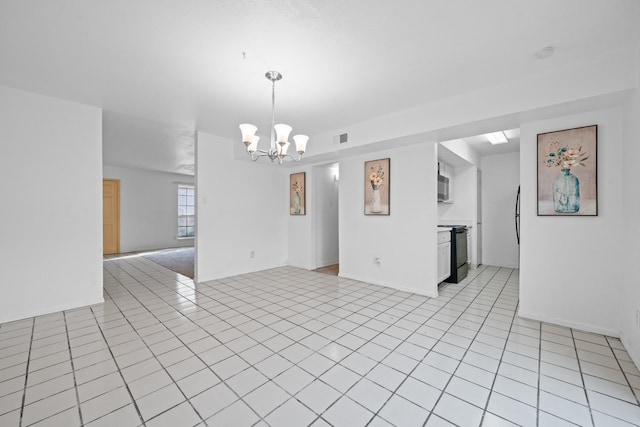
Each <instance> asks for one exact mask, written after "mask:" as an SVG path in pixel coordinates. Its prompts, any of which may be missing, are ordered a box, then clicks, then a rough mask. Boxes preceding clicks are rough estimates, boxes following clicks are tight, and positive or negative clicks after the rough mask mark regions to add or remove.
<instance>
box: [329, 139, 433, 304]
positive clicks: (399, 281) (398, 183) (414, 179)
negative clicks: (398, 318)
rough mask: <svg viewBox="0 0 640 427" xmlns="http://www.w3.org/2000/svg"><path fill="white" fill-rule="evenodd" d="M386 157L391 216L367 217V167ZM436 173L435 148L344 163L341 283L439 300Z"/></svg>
mask: <svg viewBox="0 0 640 427" xmlns="http://www.w3.org/2000/svg"><path fill="white" fill-rule="evenodd" d="M387 157H388V158H389V159H390V162H391V163H390V172H389V177H390V179H389V182H388V184H387V185H389V184H390V196H389V199H390V215H365V214H364V186H365V185H369V183H368V182H365V170H364V163H365V162H366V161H369V160H376V159H383V158H387ZM436 167H437V160H436V148H435V142H425V143H422V144H418V145H413V146H411V147H404V148H396V149H390V150H384V151H379V152H372V153H369V154H367V155H359V156H354V157H348V158H343V159H341V160H340V195H339V203H340V213H339V221H340V230H339V236H340V237H339V239H340V276H341V277H345V278H350V279H355V280H360V281H364V282H367V283H373V284H378V285H382V286H388V287H392V288H396V289H399V290H403V291H408V292H415V293H418V294H422V295H427V296H432V297H435V296H437V295H438V284H437V281H436V277H437V271H436V260H437V254H436V249H437V248H436V246H437V245H436V226H437V215H436V205H437V183H436V180H435V179H434V178H433V177H435V176H436ZM376 258H379V259H380V264H379V265H378V264H376V262H375V259H376Z"/></svg>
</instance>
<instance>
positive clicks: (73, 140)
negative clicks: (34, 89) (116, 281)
mask: <svg viewBox="0 0 640 427" xmlns="http://www.w3.org/2000/svg"><path fill="white" fill-rule="evenodd" d="M0 146H2V154H1V155H0V174H1V175H0V176H1V177H2V179H0V194H2V198H3V209H2V213H1V219H2V220H1V221H0V235H2V239H0V252H1V253H2V257H0V263H1V266H0V323H2V322H7V321H11V320H17V319H22V318H27V317H31V316H36V315H42V314H46V313H51V312H55V311H60V310H66V309H71V308H75V307H80V306H85V305H89V304H96V303H99V302H102V301H103V298H102V113H101V110H100V109H98V108H94V107H89V106H85V105H80V104H75V103H71V102H66V101H62V100H59V99H55V98H49V97H45V96H41V95H37V94H34V93H29V92H24V91H20V90H16V89H12V88H7V87H2V86H0Z"/></svg>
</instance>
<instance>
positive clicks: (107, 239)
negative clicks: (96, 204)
mask: <svg viewBox="0 0 640 427" xmlns="http://www.w3.org/2000/svg"><path fill="white" fill-rule="evenodd" d="M119 252H120V180H118V179H103V180H102V253H103V254H105V255H107V254H117V253H119Z"/></svg>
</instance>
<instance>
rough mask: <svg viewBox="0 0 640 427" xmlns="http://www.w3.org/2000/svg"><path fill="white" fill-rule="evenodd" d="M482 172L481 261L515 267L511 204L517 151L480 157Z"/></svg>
mask: <svg viewBox="0 0 640 427" xmlns="http://www.w3.org/2000/svg"><path fill="white" fill-rule="evenodd" d="M480 169H481V174H482V189H481V191H482V194H481V196H480V197H481V198H482V218H481V222H482V258H483V259H482V262H483V264H488V265H497V266H500V267H511V268H517V267H518V249H519V248H518V242H517V239H516V231H515V204H516V195H517V193H518V185H520V153H507V154H496V155H491V156H484V157H481V159H480Z"/></svg>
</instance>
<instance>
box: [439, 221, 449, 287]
mask: <svg viewBox="0 0 640 427" xmlns="http://www.w3.org/2000/svg"><path fill="white" fill-rule="evenodd" d="M437 271H438V283H440V282H442V281H443V280H444V279H446V278H447V277H449V276H450V275H451V229H450V228H446V227H438V270H437Z"/></svg>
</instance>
